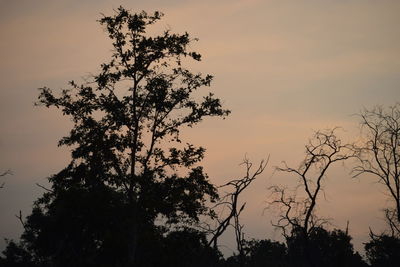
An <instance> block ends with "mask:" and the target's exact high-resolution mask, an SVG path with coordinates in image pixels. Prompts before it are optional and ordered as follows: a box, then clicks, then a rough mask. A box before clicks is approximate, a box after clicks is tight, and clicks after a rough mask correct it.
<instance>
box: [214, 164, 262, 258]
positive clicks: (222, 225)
mask: <svg viewBox="0 0 400 267" xmlns="http://www.w3.org/2000/svg"><path fill="white" fill-rule="evenodd" d="M267 164H268V159H267V160H262V161H261V162H260V164H259V165H258V167H257V169H256V170H255V172H253V173H251V170H252V167H253V164H252V163H251V162H250V161H249V160H248V159H244V161H243V163H242V165H244V166H245V168H246V174H245V176H244V177H243V178H241V179H236V180H232V181H230V182H228V183H226V184H224V185H222V186H220V188H223V187H230V188H232V191H231V192H229V193H226V194H225V196H224V197H222V198H221V201H220V202H219V203H218V204H217V206H216V207H215V208H217V207H224V208H228V210H229V212H228V214H227V215H226V217H225V218H224V219H217V222H218V224H217V227H216V228H215V229H214V230H213V232H212V235H211V239H210V241H209V243H208V244H209V245H210V246H213V247H214V248H217V246H218V238H219V237H220V236H221V235H222V234H223V233H224V232H225V230H226V229H227V228H228V227H229V226H232V227H233V228H234V230H235V236H236V245H237V250H238V252H239V259H243V257H244V249H243V244H244V242H243V241H244V234H243V227H244V226H243V225H242V224H240V220H239V216H240V214H241V212H242V211H243V210H244V208H245V206H246V203H243V204H242V205H239V196H240V194H241V193H242V192H243V191H244V190H245V189H246V188H247V187H248V186H249V185H250V184H251V183H252V182H253V181H254V180H255V179H256V178H257V176H259V175H260V174H261V173H262V172H263V171H264V169H265V167H266V166H267Z"/></svg>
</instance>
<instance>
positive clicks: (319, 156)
mask: <svg viewBox="0 0 400 267" xmlns="http://www.w3.org/2000/svg"><path fill="white" fill-rule="evenodd" d="M335 131H336V129H331V130H326V131H317V132H316V133H315V134H314V136H313V138H312V139H310V141H309V143H308V144H307V145H306V146H305V148H306V156H305V159H304V160H303V161H302V162H301V163H300V166H299V167H298V168H292V167H288V166H287V164H286V163H285V166H284V167H283V168H277V170H278V171H282V172H287V173H290V174H294V176H295V177H296V178H297V181H298V186H297V187H296V191H295V193H294V194H293V195H288V193H287V189H286V188H284V187H280V186H272V187H271V188H270V189H271V190H272V195H273V197H274V200H273V201H272V202H271V203H270V204H271V205H272V206H278V207H279V208H280V211H281V215H280V218H279V220H278V221H277V222H276V223H273V225H274V226H275V227H277V228H279V229H280V230H282V232H283V235H284V236H285V237H286V239H288V238H290V236H291V235H293V234H295V235H300V236H301V240H303V242H304V243H303V245H302V247H303V248H304V256H305V257H306V259H307V261H308V264H309V265H310V266H316V263H315V262H314V261H313V260H312V255H311V252H310V248H309V236H310V234H311V233H313V231H314V229H315V228H317V227H322V226H323V224H325V223H326V222H327V221H326V220H324V219H322V218H319V217H318V216H316V212H315V210H316V206H317V200H318V197H319V195H320V193H321V191H322V190H323V189H322V188H323V182H324V180H325V178H326V173H327V171H328V169H329V167H331V166H332V164H334V163H337V162H342V161H344V160H347V159H349V158H350V157H353V156H354V151H353V148H352V145H349V144H342V141H341V140H340V139H339V138H338V137H337V136H336V134H335ZM299 190H301V191H299ZM297 193H301V194H302V195H301V196H300V197H299V196H298V195H296V194H297Z"/></svg>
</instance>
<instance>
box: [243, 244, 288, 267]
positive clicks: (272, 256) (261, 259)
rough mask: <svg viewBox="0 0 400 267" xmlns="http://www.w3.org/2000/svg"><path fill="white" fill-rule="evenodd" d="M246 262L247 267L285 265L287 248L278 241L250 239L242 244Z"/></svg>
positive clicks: (286, 264) (280, 266)
mask: <svg viewBox="0 0 400 267" xmlns="http://www.w3.org/2000/svg"><path fill="white" fill-rule="evenodd" d="M244 250H245V255H246V264H245V266H248V267H262V266H269V267H286V266H288V263H287V255H286V253H287V249H286V246H285V245H284V244H282V243H280V242H276V241H271V240H268V239H265V240H250V241H246V242H245V245H244Z"/></svg>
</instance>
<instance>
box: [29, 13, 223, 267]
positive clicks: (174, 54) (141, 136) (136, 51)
mask: <svg viewBox="0 0 400 267" xmlns="http://www.w3.org/2000/svg"><path fill="white" fill-rule="evenodd" d="M162 16H163V15H162V13H160V12H155V13H154V14H152V15H149V14H147V13H146V12H144V11H143V12H141V13H131V12H130V11H128V10H126V9H124V8H123V7H120V8H118V9H117V10H116V13H115V14H114V15H113V16H104V17H103V18H101V19H100V20H99V22H100V24H101V25H103V26H104V28H105V30H106V32H107V33H108V36H109V38H110V39H111V40H112V45H113V54H112V57H111V60H110V61H109V62H108V63H105V64H102V65H101V71H100V73H99V74H98V75H96V76H94V80H93V82H90V83H87V84H82V85H79V84H77V83H76V82H74V81H72V82H70V88H68V89H65V90H63V91H62V93H61V95H60V96H57V95H56V94H54V93H53V92H52V90H51V89H49V88H47V87H44V88H40V95H39V101H38V105H44V106H46V107H56V108H58V109H60V110H61V111H62V112H63V114H64V115H66V116H69V117H70V118H71V119H72V121H73V123H74V126H73V128H72V130H71V132H70V133H69V135H68V136H66V137H64V138H62V139H61V140H60V142H59V145H66V146H69V147H71V149H72V161H71V163H70V164H69V165H68V166H67V167H66V168H65V169H63V170H62V171H60V172H59V173H57V174H56V175H54V176H52V177H51V178H50V182H51V183H52V189H51V190H49V192H47V193H46V194H45V195H44V197H42V198H41V199H39V201H37V202H36V206H35V209H34V213H33V214H32V215H31V216H30V217H29V218H28V221H27V227H28V229H27V231H26V233H25V237H26V238H25V241H26V242H28V243H29V244H28V245H30V246H32V244H33V243H34V242H35V240H36V241H38V240H41V241H42V243H41V244H43V242H44V241H43V240H44V239H41V237H42V236H43V234H44V232H46V231H42V230H43V229H40V228H41V227H44V224H43V223H42V224H41V223H38V219H37V218H41V219H40V220H42V221H46V223H48V224H52V223H54V222H55V221H60V220H59V219H60V218H65V219H66V220H72V218H73V217H74V215H72V218H71V217H70V218H68V217H67V214H68V212H71V213H72V214H74V213H76V214H75V215H76V218H82V216H83V218H84V219H83V221H84V222H85V227H86V228H87V229H85V228H79V226H78V225H75V226H76V227H75V228H74V229H73V230H72V231H71V233H69V234H67V235H63V231H61V232H60V236H57V237H55V238H60V239H62V238H64V239H63V243H62V244H69V246H70V247H68V248H69V249H73V250H76V249H78V248H81V245H80V244H82V242H83V241H82V236H84V235H88V233H91V234H92V235H94V236H96V238H87V239H85V241H87V242H89V243H90V244H87V245H86V248H87V249H88V251H86V250H85V251H81V252H79V253H80V254H79V253H78V252H76V251H74V253H75V252H76V253H78V254H77V255H78V256H84V255H85V253H87V254H90V255H94V256H93V257H96V255H97V254H96V253H97V252H98V251H102V250H103V251H107V249H112V247H113V246H111V245H110V242H111V241H110V240H111V239H112V238H111V236H112V235H113V234H114V233H113V232H110V231H109V230H106V231H103V232H102V231H100V230H98V228H99V227H102V229H103V230H104V229H106V228H107V227H111V228H112V229H114V230H116V229H118V231H119V232H122V234H121V235H119V236H120V237H121V238H122V237H123V238H122V239H121V240H119V241H118V242H116V243H115V244H114V245H116V246H117V247H120V251H119V255H118V256H117V255H116V256H115V257H118V258H119V259H118V265H121V266H124V265H131V264H133V263H134V262H135V252H136V251H137V250H138V242H139V239H140V235H141V234H143V233H146V232H148V231H149V230H147V229H148V228H149V227H150V228H151V227H153V228H154V227H155V226H154V225H155V220H156V219H157V218H162V220H163V221H164V222H166V223H168V224H178V223H186V224H192V223H196V222H197V221H198V220H199V216H200V215H202V214H207V212H208V209H207V207H206V205H205V203H206V201H207V200H208V199H211V201H213V200H215V199H216V198H217V191H216V189H215V187H214V186H213V185H212V184H211V183H210V182H209V181H208V177H207V175H206V174H205V173H204V172H203V169H202V167H201V166H198V163H199V162H200V161H201V160H202V158H203V156H204V151H205V150H204V148H202V147H195V146H194V145H192V144H190V143H183V142H182V140H181V139H180V131H181V130H182V128H184V127H186V126H187V127H193V126H195V125H196V124H197V123H199V122H201V121H202V120H203V119H204V118H205V117H210V116H217V117H224V116H226V115H228V114H229V111H228V110H226V109H223V108H222V106H221V102H220V100H219V99H218V98H216V97H214V95H213V94H212V93H208V94H204V93H203V97H199V95H201V94H199V93H197V91H198V89H201V88H204V87H205V86H209V85H210V83H211V81H212V77H211V76H210V75H202V74H201V73H193V72H191V71H190V70H189V69H187V68H185V67H184V65H185V63H186V62H187V61H189V60H195V61H200V59H201V56H200V54H199V53H196V52H193V51H190V44H191V43H192V41H194V40H195V39H192V38H191V37H190V36H189V34H188V33H184V34H175V33H171V32H170V31H169V30H167V31H164V32H163V33H162V34H160V35H158V36H150V35H149V34H148V33H147V30H148V28H149V27H150V26H151V25H153V24H155V23H156V22H157V21H159V20H160V19H161V17H162ZM195 92H196V94H195ZM195 95H196V96H197V97H196V96H195ZM88 195H90V196H89V197H87V196H88ZM101 196H104V198H101ZM81 200H83V201H84V200H86V204H85V205H82V206H79V201H81ZM71 201H72V202H71ZM72 203H75V204H72ZM87 203H91V204H90V205H93V206H94V207H93V209H91V207H90V206H87ZM74 205H77V206H78V207H79V208H78V209H76V210H74V207H73V206H74ZM97 205H103V206H104V207H97ZM116 211H118V212H116ZM88 212H89V213H90V214H91V216H94V217H93V218H92V219H91V220H89V221H88V220H87V219H88V216H87V215H86V214H87V213H88ZM53 215H56V216H53ZM35 218H36V219H35ZM46 218H47V219H46ZM102 220H106V221H109V222H107V223H105V222H104V223H99V221H102ZM48 224H47V225H46V227H48V228H47V229H48V232H47V233H48V235H49V236H47V237H48V238H50V239H51V231H53V230H54V231H55V229H53V228H52V227H56V225H51V226H49V225H48ZM67 224H68V223H67ZM71 225H74V224H68V225H67V226H66V227H71ZM94 228H95V230H94ZM154 229H155V228H154ZM70 230H71V229H70ZM75 230H76V232H75V234H72V233H73V232H74V231H75ZM151 231H153V230H151ZM57 232H59V231H57ZM105 232H107V233H108V235H106V236H105ZM66 240H67V241H68V242H70V243H68V242H67V241H66ZM46 242H48V244H47V247H48V248H49V249H51V248H54V247H55V246H54V245H51V242H53V241H51V242H49V241H46ZM107 242H108V245H107ZM124 242H125V243H124ZM111 243H112V242H111ZM124 244H125V245H124ZM57 245H60V243H58V244H57ZM74 245H77V246H78V247H74ZM63 249H67V248H66V247H65V248H63V247H59V248H58V250H57V253H61V254H62V253H64V252H63ZM90 251H92V252H90ZM121 251H122V252H121ZM89 252H90V253H89ZM46 257H50V258H51V257H52V255H51V253H50V254H48V255H46ZM60 257H61V256H60ZM60 259H61V260H60V261H62V260H63V258H62V257H61V258H60ZM68 260H71V259H70V258H68ZM70 264H72V263H70ZM80 264H81V265H83V266H89V265H90V264H89V263H88V262H81V263H80ZM114 264H115V266H116V265H117V263H116V262H114Z"/></svg>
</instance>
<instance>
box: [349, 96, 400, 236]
mask: <svg viewBox="0 0 400 267" xmlns="http://www.w3.org/2000/svg"><path fill="white" fill-rule="evenodd" d="M360 118H361V125H362V130H363V131H362V133H363V136H362V140H364V142H363V144H362V145H361V147H360V154H359V157H358V159H359V165H358V166H356V167H355V168H354V169H353V172H354V176H359V175H361V174H366V173H370V174H372V175H374V176H375V177H377V178H378V181H379V182H380V183H382V184H383V185H384V186H385V187H386V189H387V191H388V193H389V195H390V197H391V200H393V202H394V208H388V209H386V211H385V215H386V219H387V221H388V223H389V226H390V228H391V230H392V234H396V235H398V236H400V103H397V104H396V105H394V106H392V107H389V108H387V109H385V108H383V107H381V106H377V107H375V108H373V109H371V110H367V109H366V110H364V111H363V112H362V113H361V114H360Z"/></svg>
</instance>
